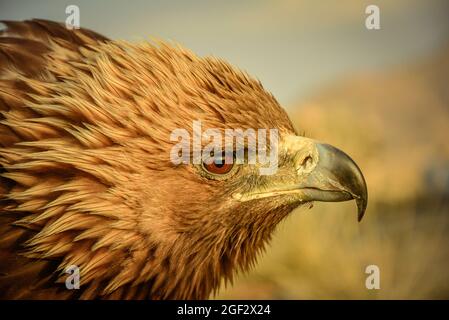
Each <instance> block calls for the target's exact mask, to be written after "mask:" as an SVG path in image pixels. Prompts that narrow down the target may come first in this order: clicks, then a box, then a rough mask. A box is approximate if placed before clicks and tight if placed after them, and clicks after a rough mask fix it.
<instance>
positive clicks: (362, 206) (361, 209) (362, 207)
mask: <svg viewBox="0 0 449 320" xmlns="http://www.w3.org/2000/svg"><path fill="white" fill-rule="evenodd" d="M356 202H357V209H358V210H357V211H358V215H357V221H358V222H360V221H362V218H363V216H364V215H365V212H366V207H367V204H368V201H367V199H366V198H361V199H357V200H356Z"/></svg>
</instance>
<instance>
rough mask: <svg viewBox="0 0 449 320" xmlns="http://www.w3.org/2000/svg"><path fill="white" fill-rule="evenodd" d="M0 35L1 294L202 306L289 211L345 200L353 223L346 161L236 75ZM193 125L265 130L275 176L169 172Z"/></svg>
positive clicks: (153, 49)
mask: <svg viewBox="0 0 449 320" xmlns="http://www.w3.org/2000/svg"><path fill="white" fill-rule="evenodd" d="M2 23H3V24H4V25H5V26H6V27H4V29H3V30H2V31H0V32H1V33H0V298H2V299H207V298H208V297H210V296H211V295H212V294H214V293H216V292H217V290H218V289H219V287H220V285H221V284H222V283H223V282H225V283H226V282H232V281H233V276H235V274H236V273H238V272H245V271H247V270H249V269H250V268H251V267H252V266H254V264H255V262H256V258H257V256H258V255H259V254H260V253H261V252H262V251H263V250H264V248H265V246H266V244H267V243H268V242H269V240H270V238H271V236H272V234H273V231H274V230H275V228H276V226H277V225H278V224H279V222H280V221H282V220H283V219H284V218H285V217H286V216H287V215H289V213H290V212H292V211H293V209H295V208H297V207H299V206H302V205H310V204H311V203H312V202H313V201H346V200H355V201H356V204H357V207H358V218H359V220H360V219H361V218H362V217H363V214H364V212H365V210H366V206H367V187H366V183H365V180H364V177H363V175H362V173H361V170H360V169H359V167H358V166H357V165H356V164H355V162H354V161H353V160H352V159H351V158H350V157H349V156H348V155H346V154H345V153H344V152H343V151H340V150H339V149H337V148H335V147H333V146H331V145H329V144H326V143H322V142H319V141H316V140H314V139H311V138H307V137H305V136H302V135H300V134H298V132H297V130H296V129H295V128H294V126H293V124H292V122H291V121H290V119H289V117H288V115H287V113H286V112H285V111H284V110H283V109H282V107H281V106H280V104H279V103H278V102H277V101H276V99H275V98H274V96H273V95H272V94H270V93H269V92H267V91H266V90H265V89H264V87H263V86H262V84H261V83H260V81H258V80H256V79H254V78H252V77H251V76H249V75H248V74H247V73H246V72H243V71H240V70H238V69H237V68H235V67H233V66H231V65H230V64H229V63H227V62H225V61H223V60H221V59H218V58H215V57H199V56H197V55H195V54H194V53H192V52H191V51H189V50H187V49H185V48H183V47H181V46H180V45H177V44H173V43H167V42H164V41H153V42H148V41H145V42H142V43H130V42H126V41H116V40H110V39H108V38H106V37H104V36H102V35H100V34H98V33H95V32H93V31H90V30H88V29H84V28H80V29H73V30H69V29H68V28H66V26H65V25H64V24H61V23H57V22H53V21H48V20H39V19H33V20H27V21H3V22H2ZM198 120H200V121H201V123H202V125H203V127H204V128H205V129H206V128H217V129H218V130H221V131H223V130H226V129H230V128H231V129H233V128H234V129H235V128H240V129H242V130H246V129H249V128H265V129H272V128H274V129H276V130H277V132H278V133H279V148H278V150H279V153H278V160H279V161H278V168H277V170H276V172H275V173H274V174H272V175H262V174H260V172H259V170H257V164H255V165H251V164H248V163H236V162H235V163H231V164H229V163H228V164H223V163H221V162H220V161H216V162H214V161H213V162H212V163H209V164H199V165H197V164H185V163H181V164H174V163H173V162H172V161H170V156H169V155H170V150H171V148H172V147H173V144H174V142H173V141H172V140H170V138H169V137H170V133H171V132H172V131H173V130H174V129H176V128H187V130H190V131H189V132H190V133H191V130H192V129H191V124H192V122H193V121H198ZM304 121H306V119H304ZM72 266H76V267H77V268H78V271H79V281H80V283H79V288H78V289H77V288H75V289H74V288H68V287H67V277H68V275H69V274H68V273H67V270H68V268H70V267H72Z"/></svg>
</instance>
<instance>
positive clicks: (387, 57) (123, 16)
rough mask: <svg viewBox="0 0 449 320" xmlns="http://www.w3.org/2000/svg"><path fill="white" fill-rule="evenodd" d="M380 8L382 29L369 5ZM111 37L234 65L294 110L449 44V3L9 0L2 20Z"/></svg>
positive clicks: (0, 4) (0, 0)
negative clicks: (168, 45)
mask: <svg viewBox="0 0 449 320" xmlns="http://www.w3.org/2000/svg"><path fill="white" fill-rule="evenodd" d="M370 4H375V5H377V6H378V7H379V8H380V26H381V29H380V30H368V29H366V27H365V18H366V17H367V14H365V8H366V7H367V6H368V5H370ZM68 5H77V6H78V7H79V8H80V22H81V27H86V28H90V29H93V30H95V31H97V32H99V33H102V34H104V35H106V36H108V37H110V38H112V39H126V40H131V41H142V40H149V39H150V38H151V37H153V38H154V37H155V38H159V39H165V40H171V41H174V42H178V43H180V44H182V45H184V46H186V47H188V48H189V49H191V50H193V51H194V52H196V53H197V54H199V55H203V56H204V55H214V56H217V57H220V58H223V59H225V60H228V61H229V62H231V63H232V64H234V65H236V66H237V67H239V68H241V69H243V70H246V71H247V72H249V73H250V74H251V75H252V76H254V77H256V78H258V79H260V80H261V81H262V83H263V84H264V86H265V88H267V89H268V90H269V91H271V92H272V93H273V94H274V95H275V96H276V97H277V99H278V100H279V101H280V102H281V104H283V105H284V106H285V107H286V108H287V109H288V108H289V106H292V105H295V104H297V103H298V102H300V101H301V100H303V99H304V98H306V97H307V96H308V95H312V94H314V93H315V92H316V91H318V90H320V89H321V88H322V87H323V86H326V85H328V84H331V83H334V82H338V81H341V80H342V79H344V78H345V77H347V76H348V75H351V74H356V73H360V72H365V71H372V70H380V69H385V68H389V67H391V66H396V65H401V64H406V63H409V62H413V61H415V60H419V59H421V58H424V57H426V56H428V55H431V54H432V53H433V52H434V51H435V50H437V49H438V48H440V47H442V46H444V45H445V44H447V43H449V17H448V15H449V1H445V0H429V1H420V0H395V1H389V0H382V1H375V0H339V1H337V0H335V1H330V0H329V1H314V0H296V1H292V0H278V1H264V0H259V1H255V0H254V1H235V0H230V1H198V0H194V1H181V0H175V1H140V0H133V1H115V0H109V1H106V0H96V1H93V0H91V1H87V0H69V1H67V0H62V1H61V0H59V1H57V0H34V1H33V0H10V1H6V0H0V20H23V19H30V18H44V19H51V20H57V21H62V22H63V21H65V20H66V17H67V14H66V13H65V8H66V7H67V6H68Z"/></svg>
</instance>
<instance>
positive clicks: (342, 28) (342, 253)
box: [0, 0, 449, 299]
mask: <svg viewBox="0 0 449 320" xmlns="http://www.w3.org/2000/svg"><path fill="white" fill-rule="evenodd" d="M73 4H75V5H78V6H79V8H80V14H81V16H80V17H81V26H82V27H86V28H90V29H93V30H95V31H97V32H99V33H102V34H104V35H106V36H108V37H110V38H114V39H127V40H132V41H139V40H147V39H150V37H157V38H162V39H168V40H173V41H176V42H178V43H181V44H182V45H184V46H186V47H188V48H190V49H192V50H193V51H195V52H196V53H198V54H199V55H214V56H218V57H221V58H224V59H226V60H228V61H230V62H231V63H232V64H234V65H236V66H238V67H240V68H241V69H243V70H246V71H248V72H249V73H250V74H252V75H253V76H255V77H257V78H258V79H260V80H261V81H262V83H263V84H264V86H265V87H266V88H267V89H268V90H269V91H271V92H273V94H274V95H275V96H276V97H277V98H278V100H279V101H280V103H281V104H282V105H283V106H284V107H285V108H286V110H287V112H288V113H289V114H290V116H291V118H292V120H293V122H294V123H295V125H296V127H297V129H298V131H300V132H305V135H306V136H308V137H313V138H315V139H318V140H323V141H326V142H329V143H331V144H333V145H336V146H339V147H340V148H341V149H343V150H345V151H346V152H347V153H349V154H350V155H351V156H352V158H353V159H354V160H355V161H356V162H357V163H358V164H359V165H360V167H361V168H362V170H363V172H364V174H365V177H366V180H367V183H368V190H369V197H370V199H369V206H368V212H367V214H366V216H365V218H364V219H363V221H362V222H361V223H359V224H358V223H357V222H356V208H355V203H337V204H335V203H332V204H321V203H316V204H315V205H314V207H313V208H312V209H307V208H300V209H298V210H296V211H295V212H293V214H291V215H290V217H288V218H287V219H286V220H285V221H284V222H283V223H282V224H281V225H280V226H279V227H278V229H277V232H276V233H275V235H274V238H273V241H272V243H271V245H270V246H269V247H268V248H267V251H266V253H265V254H264V255H262V256H261V257H260V259H259V263H258V265H257V267H256V269H255V270H253V271H251V272H250V273H248V274H244V275H239V276H238V277H237V278H236V280H235V281H234V284H233V285H229V284H228V285H227V287H226V288H223V289H222V290H221V291H220V292H219V294H218V295H217V296H216V298H221V299H240V298H242V299H258V298H261V299H365V298H366V299H393V298H396V299H420V298H422V299H432V298H446V299H447V298H449V232H448V231H449V2H448V1H445V0H429V1H420V0H395V1H388V0H383V1H378V0H368V1H365V0H338V1H337V0H335V1H320V2H318V1H313V0H296V1H294V0H280V1H256V0H254V1H235V0H231V1H226V2H225V1H181V0H178V1H128V2H123V1H105V0H104V1H103V0H102V1H99V0H97V1H75V0H70V1H56V0H54V1H50V0H38V1H31V0H29V1H23V0H20V1H17V0H16V1H5V0H0V19H1V20H22V19H29V18H45V19H52V20H58V21H62V22H64V21H65V20H66V17H67V15H66V13H65V8H66V6H68V5H73ZM371 4H374V5H377V6H378V7H379V8H380V27H381V29H380V30H368V29H367V28H366V27H365V19H366V17H367V14H365V8H366V7H367V6H368V5H371ZM372 264H374V265H377V266H378V267H379V269H380V289H379V290H368V289H367V288H366V287H365V279H366V278H367V276H368V275H367V274H365V268H366V267H367V266H368V265H372Z"/></svg>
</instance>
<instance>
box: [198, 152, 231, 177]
mask: <svg viewBox="0 0 449 320" xmlns="http://www.w3.org/2000/svg"><path fill="white" fill-rule="evenodd" d="M233 167H234V159H233V158H226V157H225V156H222V157H220V158H218V159H215V160H214V161H213V162H212V163H210V164H207V163H203V168H204V170H206V171H207V172H208V173H211V174H214V175H224V174H227V173H229V172H231V170H232V168H233Z"/></svg>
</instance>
